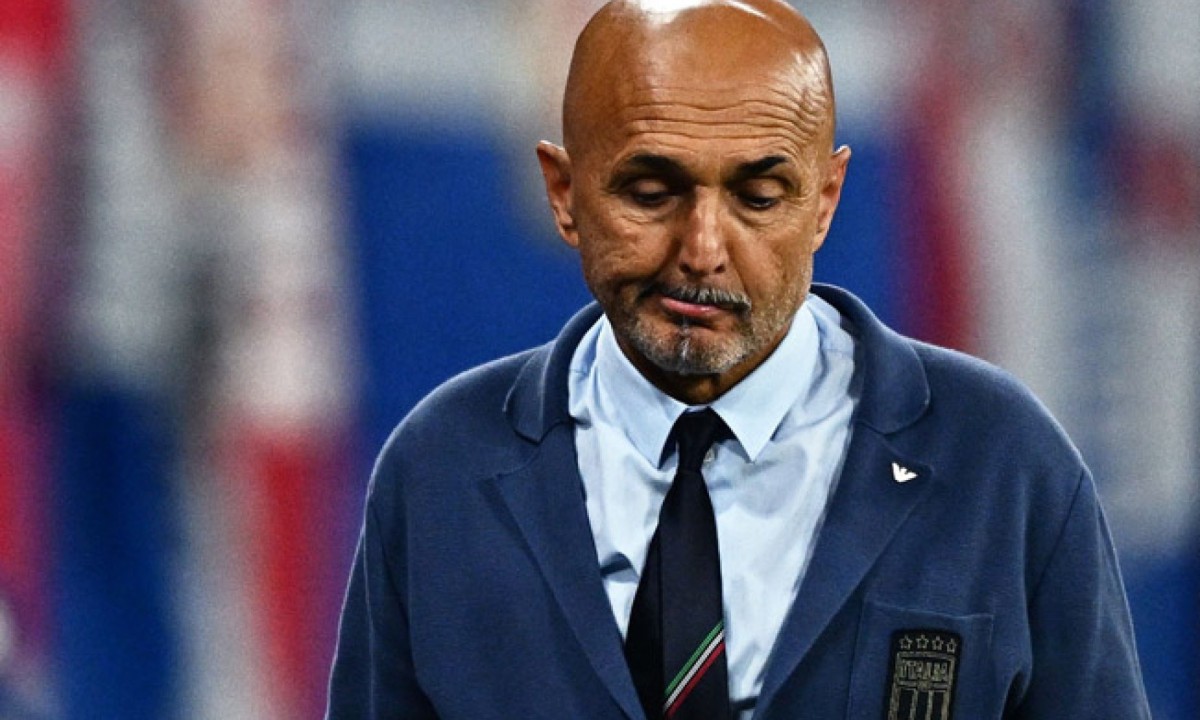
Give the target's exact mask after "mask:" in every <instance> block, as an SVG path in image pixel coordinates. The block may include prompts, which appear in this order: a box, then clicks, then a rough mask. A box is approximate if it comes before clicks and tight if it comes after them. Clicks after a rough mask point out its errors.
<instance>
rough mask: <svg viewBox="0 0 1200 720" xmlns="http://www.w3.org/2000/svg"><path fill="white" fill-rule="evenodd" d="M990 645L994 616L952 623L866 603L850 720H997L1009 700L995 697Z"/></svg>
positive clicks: (954, 618) (949, 618) (930, 614)
mask: <svg viewBox="0 0 1200 720" xmlns="http://www.w3.org/2000/svg"><path fill="white" fill-rule="evenodd" d="M991 645H992V616H991V615H990V614H978V615H946V614H942V613H936V612H929V611H926V610H913V609H908V608H902V607H897V606H894V605H888V604H885V603H881V602H875V601H871V600H868V601H867V602H866V605H865V606H864V608H863V616H862V620H861V623H860V624H859V629H858V639H857V641H856V643H855V649H854V669H853V671H852V673H851V676H850V698H849V711H850V712H849V715H848V717H851V718H854V719H855V720H917V719H919V720H956V719H957V720H980V719H982V718H988V717H999V715H1000V712H1001V711H1002V709H1003V702H1004V699H1003V697H1000V698H995V697H994V696H995V694H996V693H995V692H994V690H993V683H994V678H993V673H992V672H990V671H989V668H991V667H992V665H993V663H992V662H991V660H990V658H991V653H992V647H991ZM993 706H994V707H993Z"/></svg>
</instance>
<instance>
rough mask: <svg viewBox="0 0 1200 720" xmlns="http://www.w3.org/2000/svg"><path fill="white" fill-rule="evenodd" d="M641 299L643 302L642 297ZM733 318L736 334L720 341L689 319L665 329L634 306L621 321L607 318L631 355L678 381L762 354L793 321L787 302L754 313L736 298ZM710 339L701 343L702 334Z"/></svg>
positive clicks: (719, 371) (718, 371)
mask: <svg viewBox="0 0 1200 720" xmlns="http://www.w3.org/2000/svg"><path fill="white" fill-rule="evenodd" d="M643 299H644V298H643ZM734 304H735V305H736V306H737V307H736V308H735V309H734V313H735V315H736V317H737V323H736V329H735V333H734V334H732V335H721V336H718V335H716V334H715V333H713V332H712V331H710V330H708V329H706V328H702V327H698V326H697V325H696V324H695V323H694V322H692V321H691V320H689V319H688V318H675V319H674V320H673V322H672V324H671V325H669V326H668V327H666V328H664V327H663V324H662V322H661V319H657V320H655V319H650V318H649V316H648V315H647V314H646V313H644V312H638V309H637V307H636V304H635V306H634V307H629V308H627V312H624V313H622V317H620V318H611V317H610V321H611V322H613V330H614V332H616V334H617V335H618V336H619V337H624V338H625V339H626V340H627V341H628V343H629V344H630V345H631V346H632V348H633V350H634V351H636V352H637V353H638V354H640V355H641V356H642V357H644V358H645V359H646V360H648V361H649V362H650V363H652V364H653V365H654V366H656V367H657V368H659V369H660V370H662V371H664V372H667V373H671V374H674V375H681V376H701V375H722V374H724V373H726V372H728V371H729V370H731V369H733V368H735V367H737V366H738V365H739V364H741V363H743V362H745V361H746V360H747V359H749V358H751V357H753V356H754V355H756V354H759V353H761V352H762V351H764V350H765V349H766V348H767V347H768V346H770V345H771V344H773V343H774V342H775V341H776V340H778V339H779V337H780V336H781V335H782V332H783V329H784V328H785V327H786V326H787V323H788V321H789V320H790V319H791V315H792V312H794V308H793V309H792V310H791V311H789V310H788V308H787V307H785V306H787V305H788V303H787V302H779V303H771V304H770V305H769V306H765V307H762V308H761V309H760V310H759V312H757V313H756V312H754V307H753V306H752V305H751V304H750V301H749V298H739V300H738V302H737V303H734ZM706 334H708V335H712V336H713V337H711V338H704V337H703V335H706Z"/></svg>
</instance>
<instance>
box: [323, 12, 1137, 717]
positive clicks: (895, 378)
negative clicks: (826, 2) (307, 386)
mask: <svg viewBox="0 0 1200 720" xmlns="http://www.w3.org/2000/svg"><path fill="white" fill-rule="evenodd" d="M563 121H564V127H563V133H564V147H562V148H559V147H556V146H553V145H550V144H548V143H542V144H541V145H539V147H538V159H539V161H540V163H541V166H542V170H543V174H544V177H545V181H546V188H547V193H548V196H549V200H550V205H551V207H552V210H553V213H554V218H555V222H556V225H557V228H558V231H559V233H560V234H561V235H562V237H563V238H564V240H565V241H566V242H567V243H568V244H570V245H571V246H573V247H575V248H577V249H578V251H579V253H580V257H581V261H582V267H583V273H584V276H585V279H586V281H587V284H588V287H589V288H590V289H591V291H592V293H593V295H594V296H595V298H596V300H597V302H598V307H596V306H593V307H589V308H586V309H584V310H583V311H582V312H581V313H579V314H578V315H577V316H576V317H575V318H574V319H573V320H572V321H571V322H570V323H569V324H568V325H567V326H566V328H565V329H564V330H563V331H562V333H561V334H560V336H559V337H558V339H557V340H555V341H554V342H553V343H550V344H549V345H546V346H544V347H541V348H538V349H535V350H531V351H528V352H525V353H522V354H520V355H517V356H514V357H509V358H504V359H502V360H498V361H496V362H494V363H491V364H489V365H486V366H484V367H481V368H478V369H475V370H473V371H470V372H468V373H466V374H464V375H462V376H460V377H457V378H455V379H453V380H451V381H450V382H448V383H447V384H446V385H444V386H443V387H441V388H439V389H438V390H436V391H435V392H434V393H432V394H431V395H430V396H429V397H428V398H426V400H425V401H423V402H422V403H421V404H420V405H419V406H418V407H417V408H416V409H415V410H414V411H413V412H412V413H411V414H410V415H409V417H408V418H406V419H405V420H404V422H403V423H402V424H401V425H400V427H399V428H398V429H397V430H396V432H395V434H394V435H393V437H392V438H391V439H390V441H389V442H388V445H387V447H386V448H385V449H384V451H383V454H382V456H381V458H380V460H379V463H378V465H377V467H376V469H375V473H374V477H373V480H372V485H371V490H370V494H369V498H368V501H367V507H366V516H365V521H364V527H363V532H362V537H361V541H360V545H359V549H358V554H357V558H356V564H355V567H354V571H353V575H352V578H351V582H350V587H349V591H348V595H347V599H346V605H345V609H344V612H343V617H342V625H341V635H340V639H339V646H338V652H337V658H336V660H335V664H334V669H333V676H332V681H331V692H330V705H329V716H330V717H331V718H442V719H444V720H450V719H452V718H470V719H472V720H478V719H480V718H522V719H527V718H556V719H557V718H598V719H599V718H614V719H615V718H631V719H636V718H642V717H651V718H656V717H671V718H677V719H679V720H683V718H730V717H737V718H742V719H745V718H750V717H754V718H774V719H778V720H784V719H795V718H813V719H817V720H830V719H832V718H855V719H856V720H857V719H859V718H884V719H890V718H916V717H920V718H941V719H943V720H948V719H950V718H960V719H970V720H976V719H978V718H1001V717H1003V718H1054V719H1055V720H1061V719H1063V718H1080V719H1082V718H1088V719H1089V720H1095V719H1097V718H1123V719H1125V718H1141V717H1148V716H1149V713H1148V710H1147V707H1146V701H1145V698H1144V692H1143V690H1142V687H1141V680H1140V677H1139V671H1138V666H1137V658H1136V653H1135V650H1134V644H1133V636H1132V628H1131V627H1130V622H1129V616H1128V610H1127V607H1126V603H1125V598H1124V594H1123V590H1122V587H1121V581H1120V577H1119V573H1118V570H1117V565H1116V561H1115V558H1114V556H1113V551H1112V546H1111V542H1110V540H1109V537H1108V532H1107V529H1106V527H1105V522H1104V519H1103V516H1102V514H1101V511H1100V507H1099V504H1098V501H1097V499H1096V496H1095V490H1094V487H1093V484H1092V481H1091V478H1090V476H1089V474H1088V471H1087V469H1086V468H1085V466H1084V465H1083V463H1082V461H1081V459H1080V458H1079V456H1078V454H1077V453H1076V451H1075V450H1074V449H1073V448H1072V446H1071V445H1070V443H1069V441H1068V440H1067V439H1066V438H1065V437H1064V436H1063V434H1062V433H1061V431H1060V430H1059V429H1058V428H1057V426H1056V425H1055V424H1054V422H1053V421H1052V420H1051V419H1050V418H1049V417H1048V416H1047V415H1046V414H1045V412H1044V410H1043V409H1042V408H1041V407H1040V405H1038V403H1037V402H1036V401H1035V400H1033V399H1032V398H1031V397H1030V396H1029V395H1028V394H1027V392H1026V391H1025V390H1023V389H1022V388H1021V387H1020V386H1018V385H1017V384H1016V383H1015V382H1014V381H1012V380H1011V379H1009V378H1008V377H1006V376H1004V375H1003V374H1001V373H1000V372H999V371H997V370H995V369H994V368H991V367H989V366H986V365H985V364H983V363H981V362H978V361H975V360H972V359H970V358H967V357H965V356H962V355H959V354H956V353H952V352H949V351H946V350H942V349H938V348H933V347H930V346H926V345H923V344H920V343H917V342H914V341H911V340H908V339H905V338H902V337H900V336H898V335H896V334H894V333H892V332H891V331H890V330H888V329H887V328H885V327H883V326H882V325H881V324H880V323H879V322H878V321H877V320H876V319H875V318H874V317H873V316H872V315H871V314H870V312H869V311H868V310H867V309H866V308H865V307H864V306H863V305H862V304H861V303H860V302H859V301H858V300H856V299H855V298H854V297H853V296H851V295H850V294H848V293H846V292H845V291H842V290H838V289H835V288H831V287H812V286H811V285H810V280H811V274H812V258H813V254H814V253H815V252H816V251H817V249H818V248H819V247H820V245H821V243H822V242H823V241H824V239H825V236H826V234H827V232H828V230H829V225H830V222H831V221H832V219H833V215H834V210H835V208H836V207H837V203H838V198H839V195H840V191H841V188H842V183H843V179H844V178H845V173H846V167H847V163H848V161H849V158H850V151H849V149H848V148H845V147H843V148H841V149H838V150H836V151H835V150H834V149H833V132H834V103H833V90H832V84H831V81H830V74H829V68H828V61H827V58H826V55H825V51H824V48H823V46H822V44H821V41H820V39H819V38H818V37H817V35H816V34H815V32H814V31H813V30H812V28H811V27H810V26H809V25H808V23H807V22H806V21H805V20H804V19H803V18H801V17H800V16H799V15H798V14H796V13H795V12H794V11H793V10H791V9H790V8H789V7H788V6H787V5H785V4H783V3H782V2H778V1H777V0H747V1H746V2H735V1H733V0H690V1H681V0H674V1H672V2H667V1H665V0H660V1H659V2H652V1H649V0H647V1H644V2H621V1H618V2H613V3H610V4H609V5H607V6H605V7H604V8H603V9H602V10H601V11H600V12H599V13H598V14H597V15H596V16H595V17H594V18H593V19H592V21H591V22H590V23H589V25H588V26H587V28H586V29H585V30H584V32H583V34H582V35H581V37H580V38H579V41H578V43H577V45H576V50H575V55H574V58H573V60H572V65H571V71H570V75H569V79H568V83H567V89H566V95H565V99H564V112H563ZM810 291H811V292H810Z"/></svg>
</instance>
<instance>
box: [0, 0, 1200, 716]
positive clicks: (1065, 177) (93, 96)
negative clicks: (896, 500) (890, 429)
mask: <svg viewBox="0 0 1200 720" xmlns="http://www.w3.org/2000/svg"><path fill="white" fill-rule="evenodd" d="M597 5H598V3H596V2H595V1H594V0H508V1H507V2H484V1H483V0H406V1H405V2H383V1H382V0H343V1H342V2H337V3H333V2H318V1H317V0H190V1H186V2H185V1H182V0H176V1H166V2H163V1H162V0H0V720H58V719H67V720H74V719H76V718H88V719H92V718H101V719H107V718H121V719H134V720H138V719H141V718H147V719H150V718H154V719H159V718H189V719H190V718H199V719H205V720H207V719H209V718H212V719H217V718H221V719H229V718H254V719H258V718H262V719H265V720H274V719H280V720H290V719H292V718H316V717H318V716H319V715H320V713H321V710H322V707H323V697H324V687H325V679H326V676H327V669H328V666H329V662H330V658H331V653H332V647H333V642H334V636H335V624H336V617H337V612H338V607H339V603H340V598H341V594H342V591H343V584H344V580H345V577H346V573H347V569H348V566H349V563H350V560H351V554H352V550H353V544H354V540H355V536H356V533H357V526H358V520H359V513H360V510H361V503H362V497H363V491H364V489H365V485H366V479H367V475H368V473H369V469H370V464H371V461H372V457H373V455H374V453H375V452H376V450H377V449H378V447H379V445H380V444H381V443H382V441H383V440H384V438H385V437H386V436H387V434H388V431H389V430H390V429H391V427H392V426H393V425H394V424H395V423H396V422H397V421H398V420H399V419H400V418H401V417H402V416H403V415H404V413H405V412H406V411H407V410H408V409H409V408H410V407H411V406H412V405H413V404H414V403H415V402H416V401H417V399H418V398H420V397H421V396H422V395H423V394H424V393H425V392H426V391H428V390H429V389H430V388H431V387H433V386H434V385H435V384H436V383H438V382H440V381H442V380H444V379H445V378H447V377H448V376H450V375H451V374H453V373H455V372H457V371H459V370H462V369H464V368H466V367H468V366H471V365H473V364H476V363H478V362H480V361H483V360H485V359H489V358H492V357H495V356H497V355H499V354H503V353H508V352H511V351H515V350H518V349H521V348H524V347H527V346H529V345H532V344H536V343H540V342H543V341H545V340H548V339H550V338H551V337H552V336H553V335H554V334H555V333H556V331H557V329H558V327H559V325H560V324H561V323H562V322H563V321H564V320H565V319H566V318H567V317H569V316H570V315H571V314H572V313H573V312H574V311H575V310H576V309H577V308H578V307H579V306H580V305H581V304H582V303H584V302H585V301H586V300H587V295H586V292H585V290H584V288H583V285H582V282H581V281H580V280H579V278H578V269H577V266H576V261H575V258H574V256H572V255H571V254H569V253H568V252H567V251H566V250H565V249H564V248H562V247H561V246H560V244H559V243H558V242H557V241H556V239H555V237H554V235H553V229H552V225H551V219H550V214H549V212H548V211H547V210H546V208H545V205H544V202H543V199H542V194H541V189H540V187H539V185H538V175H537V170H536V162H535V159H534V154H533V145H534V142H535V141H536V140H537V139H539V138H543V137H545V138H550V139H558V137H559V133H558V102H559V97H560V93H561V87H562V82H563V80H564V77H565V69H566V62H567V57H568V55H569V51H570V46H571V43H572V41H573V38H574V36H575V34H576V33H577V32H578V30H579V29H580V28H581V27H582V24H583V22H584V20H585V19H586V17H588V15H590V13H591V12H592V10H594V9H595V7H596V6H597ZM798 5H799V6H800V7H801V8H802V9H803V10H804V11H806V12H807V13H808V14H809V15H810V16H811V18H812V19H813V20H814V22H815V24H816V25H817V27H818V29H819V30H820V31H821V32H822V33H823V35H824V37H825V39H826V43H827V45H828V46H829V48H830V52H831V55H832V59H833V66H834V75H835V83H836V88H837V93H838V100H839V109H840V127H839V136H840V141H842V142H846V143H848V144H850V145H851V146H852V147H853V150H854V157H853V160H852V162H851V166H850V175H849V180H848V184H847V187H846V192H845V195H844V198H843V201H842V206H841V210H840V212H839V214H838V217H837V220H836V222H835V223H834V230H833V234H832V235H831V237H830V239H829V241H828V242H827V243H826V246H825V248H824V249H822V251H821V252H820V254H819V255H818V257H817V267H816V275H817V279H818V280H823V281H826V282H834V283H837V284H841V285H843V286H845V287H848V288H849V289H851V290H853V291H854V292H856V293H858V294H859V295H860V296H862V297H863V298H865V299H866V300H867V301H868V302H869V303H870V304H871V305H872V306H873V307H874V308H875V309H876V310H877V312H878V313H879V314H880V315H881V316H882V317H883V318H884V319H886V320H887V321H889V322H891V323H893V324H894V325H895V326H897V327H899V328H900V329H902V330H904V331H906V332H908V333H910V334H913V335H916V336H918V337H921V338H925V339H928V340H931V341H934V342H939V343H943V344H947V345H950V346H954V347H958V348H963V349H966V350H968V351H971V352H974V353H978V354H981V355H983V356H984V357H986V358H988V359H990V360H992V361H993V362H996V363H998V364H999V365H1001V366H1003V367H1005V368H1008V369H1009V370H1011V371H1012V372H1014V373H1015V374H1016V375H1018V376H1019V377H1021V378H1022V379H1024V380H1025V381H1026V382H1027V383H1028V384H1030V385H1031V386H1032V387H1033V388H1034V390H1035V391H1036V392H1038V393H1039V394H1040V396H1041V397H1042V398H1043V399H1044V400H1045V402H1046V403H1047V404H1048V405H1049V406H1050V407H1051V409H1052V410H1053V411H1054V412H1055V413H1056V414H1057V416H1058V417H1059V418H1060V419H1061V421H1062V422H1063V424H1064V425H1065V426H1066V427H1067V429H1068V430H1069V432H1070V433H1071V434H1072V436H1073V437H1074V438H1075V440H1076V441H1077V443H1078V444H1079V445H1080V446H1081V448H1082V449H1083V452H1084V454H1085V456H1086V457H1087V459H1088V461H1089V463H1090V464H1091V467H1092V468H1093V470H1094V472H1095V475H1096V477H1097V481H1098V483H1099V485H1100V488H1101V493H1102V497H1103V499H1104V501H1105V503H1106V507H1107V509H1108V512H1109V515H1110V519H1111V523H1112V526H1113V529H1114V533H1115V534H1116V536H1117V543H1118V546H1119V551H1120V556H1121V562H1122V565H1123V569H1124V572H1125V578H1126V581H1127V583H1128V588H1129V593H1130V600H1131V603H1132V606H1133V613H1134V618H1135V623H1136V626H1137V632H1138V643H1139V647H1140V651H1141V657H1142V661H1143V666H1144V670H1145V677H1146V684H1147V687H1148V689H1149V692H1150V695H1151V700H1152V704H1153V706H1154V710H1155V716H1156V717H1157V718H1159V720H1180V719H1184V718H1187V719H1190V720H1195V719H1196V718H1200V697H1198V696H1200V691H1198V686H1200V667H1198V664H1200V658H1198V651H1197V648H1198V647H1200V644H1198V643H1197V630H1198V627H1200V602H1198V598H1200V552H1198V550H1200V543H1198V540H1200V526H1198V521H1200V507H1198V503H1197V497H1198V496H1200V493H1198V492H1197V491H1198V490H1200V473H1198V472H1197V470H1196V468H1197V461H1198V460H1200V450H1198V449H1197V448H1198V446H1200V389H1198V388H1200V383H1198V382H1197V380H1198V378H1200V7H1198V6H1197V4H1196V1H1195V0H1138V2H1118V0H1005V1H1004V2H994V3H976V2H970V1H969V0H911V1H910V2H896V1H895V0H810V1H809V2H804V3H798ZM1020 452H1021V448H1013V453H1014V454H1018V453H1020Z"/></svg>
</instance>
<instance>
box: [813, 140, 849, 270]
mask: <svg viewBox="0 0 1200 720" xmlns="http://www.w3.org/2000/svg"><path fill="white" fill-rule="evenodd" d="M849 164H850V147H849V146H848V145H843V146H841V147H840V148H838V149H837V152H835V153H833V155H831V156H830V157H829V166H828V169H827V171H826V174H825V185H824V186H822V187H821V197H820V198H818V199H817V234H816V236H815V237H814V238H813V247H812V249H813V252H816V251H817V248H819V247H821V245H823V244H824V243H825V236H826V235H828V234H829V226H830V224H832V223H833V213H834V211H835V210H837V206H838V200H840V199H841V198H842V185H843V184H844V183H845V182H846V167H847V166H848V165H849Z"/></svg>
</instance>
